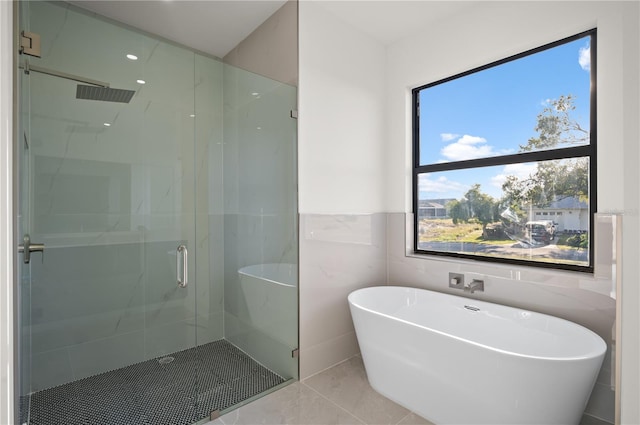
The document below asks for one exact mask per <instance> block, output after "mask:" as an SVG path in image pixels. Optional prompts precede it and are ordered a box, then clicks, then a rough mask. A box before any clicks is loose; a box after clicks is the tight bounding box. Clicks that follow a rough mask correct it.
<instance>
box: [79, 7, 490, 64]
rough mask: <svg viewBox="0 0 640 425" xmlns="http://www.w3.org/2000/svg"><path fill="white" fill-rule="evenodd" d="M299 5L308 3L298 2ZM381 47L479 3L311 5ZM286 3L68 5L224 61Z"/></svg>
mask: <svg viewBox="0 0 640 425" xmlns="http://www.w3.org/2000/svg"><path fill="white" fill-rule="evenodd" d="M300 1H301V2H304V1H307V0H300ZM315 1H317V2H318V3H319V4H321V5H322V6H323V7H324V8H325V9H327V10H328V11H329V12H331V13H332V14H334V15H336V16H337V17H339V18H340V19H342V20H343V21H345V22H346V23H348V24H349V25H351V26H353V27H354V28H356V29H358V30H360V31H362V32H363V33H365V34H368V35H369V36H371V37H372V38H374V39H376V40H378V41H380V42H381V43H383V44H384V45H389V44H392V43H394V42H396V41H398V40H400V39H402V38H405V37H407V36H409V35H411V34H412V33H414V32H416V31H419V30H420V29H423V28H425V26H427V25H429V24H430V23H433V22H435V21H437V20H441V19H444V18H446V17H448V16H450V15H452V14H455V13H457V12H458V11H460V10H461V9H463V8H466V7H468V6H469V5H471V4H473V3H476V4H477V3H478V1H434V0H408V1H405V0H315ZM285 2H286V0H145V1H140V0H77V1H71V2H70V3H72V4H75V5H77V6H80V7H82V8H85V9H88V10H90V11H93V12H95V13H98V14H100V15H103V16H106V17H109V18H111V19H114V20H117V21H120V22H123V23H125V24H127V25H131V26H133V27H136V28H139V29H141V30H143V31H146V32H149V33H152V34H156V35H159V36H161V37H163V38H166V39H169V40H173V41H175V42H177V43H180V44H183V45H185V46H189V47H191V48H194V49H196V50H199V51H202V52H205V53H208V54H211V55H213V56H216V57H219V58H223V57H224V56H225V55H226V54H227V53H228V52H229V51H230V50H232V49H233V48H234V47H236V46H237V45H238V44H239V43H240V42H241V41H242V40H244V38H245V37H247V36H248V35H249V34H251V32H253V30H255V29H256V28H257V27H258V26H259V25H260V24H261V23H262V22H264V21H265V20H266V19H267V18H268V17H269V16H271V15H272V14H273V13H274V12H275V11H276V10H278V9H279V8H280V7H281V6H282V5H283V4H284V3H285Z"/></svg>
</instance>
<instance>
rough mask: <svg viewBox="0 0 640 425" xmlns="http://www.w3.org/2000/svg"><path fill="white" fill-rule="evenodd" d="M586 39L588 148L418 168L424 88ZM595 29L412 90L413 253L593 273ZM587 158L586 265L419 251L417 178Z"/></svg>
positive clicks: (525, 153)
mask: <svg viewBox="0 0 640 425" xmlns="http://www.w3.org/2000/svg"><path fill="white" fill-rule="evenodd" d="M586 37H590V54H591V70H590V80H591V81H590V82H591V87H590V105H589V107H590V111H589V112H590V117H589V127H590V128H589V131H590V135H589V136H590V140H589V144H588V145H580V146H570V147H563V148H557V149H548V150H538V151H527V152H519V153H516V154H510V155H502V156H492V157H485V158H477V159H470V160H463V161H453V162H443V163H433V164H428V165H420V131H419V130H420V128H419V127H420V124H419V118H420V102H419V93H420V91H422V90H424V89H428V88H430V87H434V86H437V85H440V84H443V83H446V82H448V81H452V80H455V79H458V78H462V77H465V76H467V75H471V74H474V73H477V72H481V71H484V70H486V69H489V68H493V67H496V66H499V65H502V64H505V63H508V62H512V61H516V60H518V59H521V58H524V57H527V56H530V55H533V54H535V53H539V52H542V51H545V50H549V49H552V48H554V47H557V46H561V45H563V44H566V43H570V42H572V41H576V40H578V39H581V38H586ZM596 81H597V28H593V29H590V30H587V31H583V32H580V33H578V34H575V35H572V36H569V37H566V38H563V39H560V40H557V41H554V42H551V43H548V44H545V45H543V46H540V47H537V48H534V49H530V50H527V51H524V52H522V53H518V54H516V55H512V56H509V57H507V58H504V59H501V60H497V61H495V62H491V63H489V64H487V65H483V66H480V67H477V68H474V69H471V70H468V71H465V72H462V73H459V74H456V75H453V76H451V77H447V78H444V79H441V80H438V81H435V82H433V83H429V84H425V85H422V86H420V87H416V88H414V89H412V93H411V94H412V137H413V167H412V168H413V173H412V185H413V188H412V192H413V226H414V228H413V239H414V242H413V251H414V253H415V254H419V255H433V256H438V257H447V258H459V259H468V260H475V261H481V262H489V263H501V264H513V265H520V266H532V267H540V268H547V269H559V270H569V271H578V272H585V273H593V271H594V260H595V259H594V248H595V247H594V233H595V231H594V230H595V229H594V224H595V214H596V212H597V205H598V203H597V134H598V133H597V89H596ZM578 157H588V158H589V253H588V258H589V264H588V265H587V266H579V265H574V264H559V263H549V262H542V261H535V260H523V259H515V258H503V257H491V256H480V255H473V254H464V253H458V252H446V251H433V250H424V249H419V248H418V244H419V217H418V203H419V200H418V192H419V190H418V189H419V188H418V178H419V175H420V174H424V173H433V172H439V171H453V170H462V169H472V168H481V167H487V166H500V165H507V164H519V163H527V162H541V161H548V160H561V159H569V158H578Z"/></svg>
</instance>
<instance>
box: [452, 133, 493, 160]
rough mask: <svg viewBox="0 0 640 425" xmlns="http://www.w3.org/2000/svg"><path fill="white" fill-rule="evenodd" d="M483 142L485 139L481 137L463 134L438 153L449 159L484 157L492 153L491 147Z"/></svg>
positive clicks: (485, 141)
mask: <svg viewBox="0 0 640 425" xmlns="http://www.w3.org/2000/svg"><path fill="white" fill-rule="evenodd" d="M485 143H487V139H485V138H483V137H477V136H470V135H468V134H465V135H464V136H462V137H461V138H460V139H458V141H457V142H455V143H451V144H450V145H447V146H445V147H444V148H442V149H441V150H440V153H441V154H442V156H444V157H445V158H447V159H448V160H449V161H464V160H466V159H475V158H485V157H487V156H491V155H492V154H493V147H492V146H490V145H486V144H485Z"/></svg>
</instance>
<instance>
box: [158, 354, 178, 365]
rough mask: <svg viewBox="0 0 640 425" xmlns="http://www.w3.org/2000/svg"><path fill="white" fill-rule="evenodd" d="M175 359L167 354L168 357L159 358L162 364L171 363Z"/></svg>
mask: <svg viewBox="0 0 640 425" xmlns="http://www.w3.org/2000/svg"><path fill="white" fill-rule="evenodd" d="M174 360H175V358H174V357H171V356H167V357H162V358H160V359H158V363H160V364H169V363H171V362H172V361H174Z"/></svg>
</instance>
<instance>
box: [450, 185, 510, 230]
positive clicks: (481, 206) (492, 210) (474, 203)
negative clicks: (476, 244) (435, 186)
mask: <svg viewBox="0 0 640 425" xmlns="http://www.w3.org/2000/svg"><path fill="white" fill-rule="evenodd" d="M447 207H448V208H449V216H450V217H451V219H452V220H453V223H454V224H458V223H461V222H462V223H467V222H469V221H471V220H475V221H477V222H478V223H480V224H481V225H482V230H483V232H484V230H485V229H486V227H487V224H489V223H493V222H495V221H496V220H497V219H498V205H497V203H496V201H495V200H494V199H493V198H492V197H491V196H489V195H487V194H486V193H482V192H481V191H480V185H479V184H474V185H473V186H471V189H469V190H468V191H467V192H466V193H465V194H464V198H462V199H459V200H457V201H451V202H449V203H448V204H447Z"/></svg>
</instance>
